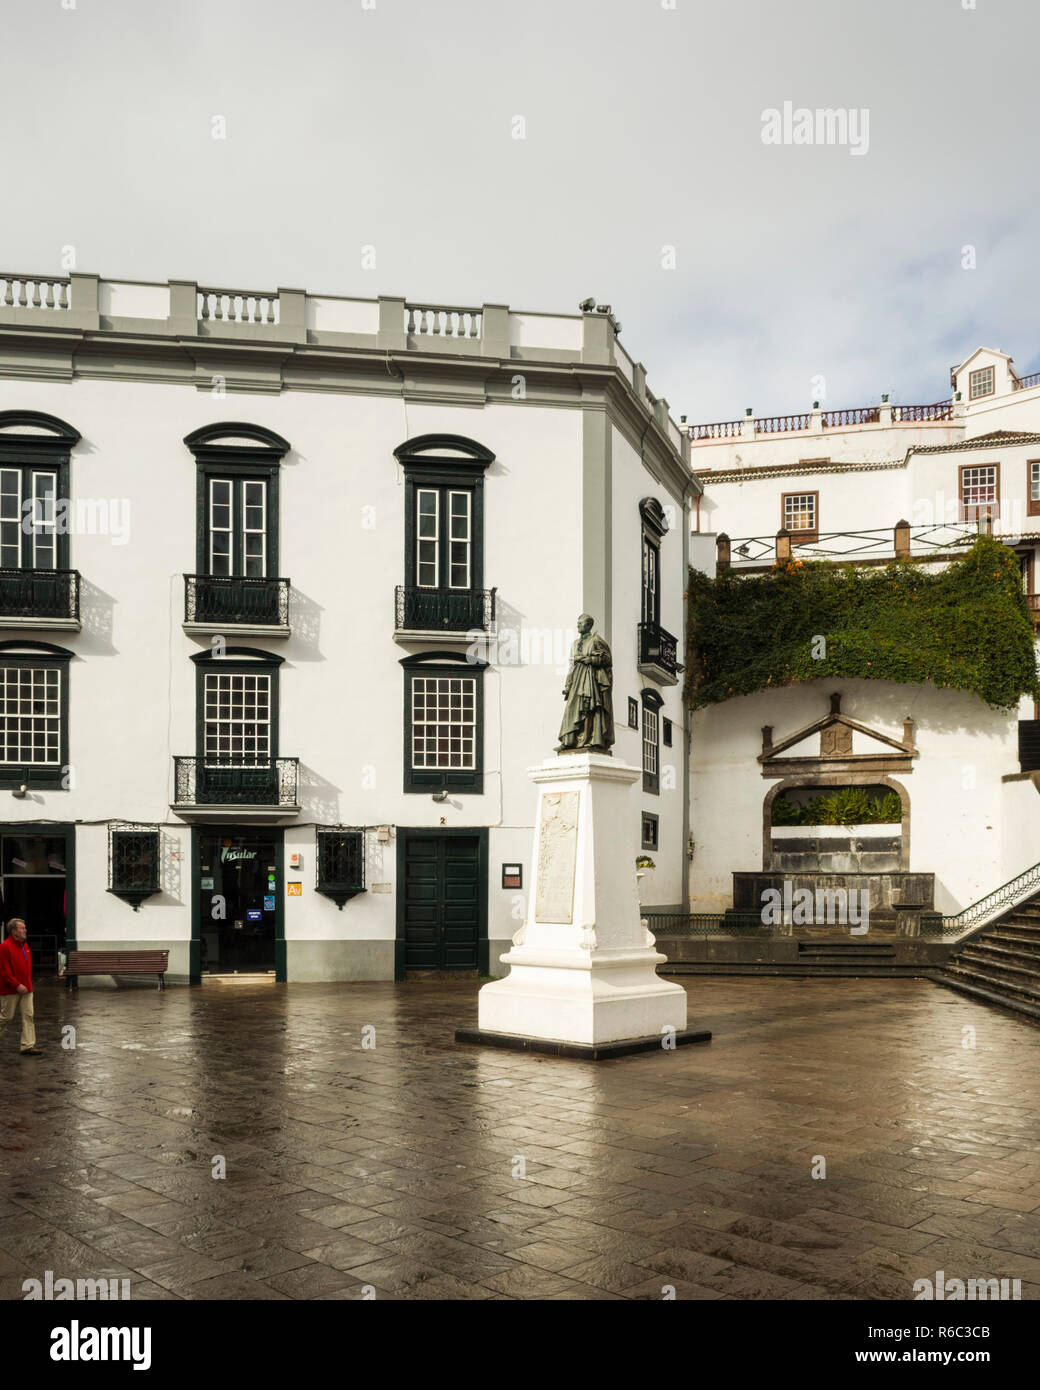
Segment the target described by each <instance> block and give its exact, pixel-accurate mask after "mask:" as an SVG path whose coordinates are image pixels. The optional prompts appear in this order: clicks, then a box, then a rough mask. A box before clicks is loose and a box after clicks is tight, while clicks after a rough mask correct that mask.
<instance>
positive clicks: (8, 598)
mask: <svg viewBox="0 0 1040 1390" xmlns="http://www.w3.org/2000/svg"><path fill="white" fill-rule="evenodd" d="M0 618H19V619H27V620H31V619H36V620H39V621H43V622H47V623H61V624H67V625H68V626H70V627H71V626H76V627H78V626H79V570H13V569H0Z"/></svg>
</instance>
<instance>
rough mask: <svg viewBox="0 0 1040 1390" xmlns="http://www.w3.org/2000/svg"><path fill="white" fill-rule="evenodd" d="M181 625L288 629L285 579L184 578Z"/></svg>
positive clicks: (205, 576)
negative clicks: (182, 623) (196, 624)
mask: <svg viewBox="0 0 1040 1390" xmlns="http://www.w3.org/2000/svg"><path fill="white" fill-rule="evenodd" d="M184 621H185V622H186V623H201V624H206V625H214V626H219V627H271V628H285V629H286V630H287V629H288V627H289V581H288V579H246V578H242V577H237V576H236V577H228V576H227V575H215V574H186V575H185V576H184Z"/></svg>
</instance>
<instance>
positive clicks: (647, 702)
mask: <svg viewBox="0 0 1040 1390" xmlns="http://www.w3.org/2000/svg"><path fill="white" fill-rule="evenodd" d="M640 703H641V704H642V706H643V731H642V734H641V736H640V743H639V751H640V767H641V768H642V770H643V791H644V792H649V793H650V795H651V796H659V795H660V793H661V706H662V705H663V704H664V700H663V699H662V698H661V696H660V695H659V694H658V693H657V691H656V690H650V689H649V688H647V689H645V690H643V691H642V692H641V694H640ZM651 716H652V717H651ZM648 733H649V734H652V736H653V737H652V738H647V734H648ZM647 749H653V761H654V763H655V765H656V766H655V768H654V769H652V770H651V769H648V768H647Z"/></svg>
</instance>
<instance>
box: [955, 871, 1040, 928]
mask: <svg viewBox="0 0 1040 1390" xmlns="http://www.w3.org/2000/svg"><path fill="white" fill-rule="evenodd" d="M1037 891H1040V864H1034V865H1033V867H1032V868H1031V869H1026V870H1025V872H1024V873H1021V874H1019V875H1018V876H1017V877H1016V878H1012V879H1009V880H1008V881H1007V883H1003V884H1001V886H1000V887H999V888H994V890H993V892H992V893H987V894H986V896H985V897H984V898H979V899H978V901H977V902H973V903H969V904H968V906H967V907H965V908H962V909H961V911H960V912H955V913H951V914H950V915H948V916H947V915H944V916H943V931H944V932H946V931H951V932H953V931H968V930H972V929H974V928H975V927H982V926H986V925H987V923H989V922H991V921H992V920H993V919H994V918H995V917H999V916H1000V915H1001V913H1003V912H1006V911H1008V910H1009V909H1011V908H1013V907H1018V906H1019V904H1020V903H1023V902H1025V901H1026V899H1027V898H1031V897H1032V896H1033V895H1034V894H1035V893H1036V892H1037Z"/></svg>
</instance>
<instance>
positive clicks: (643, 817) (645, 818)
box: [639, 811, 661, 851]
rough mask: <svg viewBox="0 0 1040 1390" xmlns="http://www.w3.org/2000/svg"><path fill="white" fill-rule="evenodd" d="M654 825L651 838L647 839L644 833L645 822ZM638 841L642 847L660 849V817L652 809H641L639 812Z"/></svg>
mask: <svg viewBox="0 0 1040 1390" xmlns="http://www.w3.org/2000/svg"><path fill="white" fill-rule="evenodd" d="M648 823H649V824H651V825H653V827H654V834H653V840H652V842H651V840H649V839H648V838H647V834H646V827H647V824H648ZM639 841H640V846H641V848H643V849H649V850H655V851H660V848H661V817H660V816H659V815H657V814H656V812H654V811H641V812H640V813H639Z"/></svg>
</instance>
